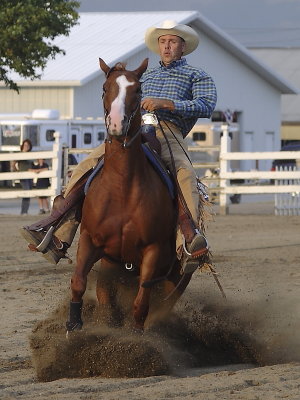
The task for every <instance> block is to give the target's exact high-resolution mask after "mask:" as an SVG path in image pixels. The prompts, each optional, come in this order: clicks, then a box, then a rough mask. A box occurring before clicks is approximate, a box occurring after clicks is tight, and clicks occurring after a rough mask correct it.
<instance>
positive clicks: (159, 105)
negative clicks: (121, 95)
mask: <svg viewBox="0 0 300 400" xmlns="http://www.w3.org/2000/svg"><path fill="white" fill-rule="evenodd" d="M141 107H142V108H143V109H144V110H146V111H149V112H151V111H155V110H160V109H163V108H164V109H167V110H171V111H174V110H175V106H174V103H173V101H172V100H168V99H157V98H155V97H146V98H145V99H144V100H142V102H141Z"/></svg>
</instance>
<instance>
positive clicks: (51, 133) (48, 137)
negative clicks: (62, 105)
mask: <svg viewBox="0 0 300 400" xmlns="http://www.w3.org/2000/svg"><path fill="white" fill-rule="evenodd" d="M54 132H55V130H54V129H47V130H46V141H47V142H54V140H55V137H54Z"/></svg>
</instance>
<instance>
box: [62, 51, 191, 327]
mask: <svg viewBox="0 0 300 400" xmlns="http://www.w3.org/2000/svg"><path fill="white" fill-rule="evenodd" d="M99 61H100V68H101V69H102V71H104V73H105V74H106V81H105V83H104V86H103V106H104V111H105V122H106V127H107V138H106V143H105V155H104V166H103V167H102V169H101V171H100V172H99V173H98V174H97V175H96V176H95V178H94V179H93V180H92V182H91V184H90V187H89V189H88V191H87V194H86V197H85V200H84V204H83V209H82V219H81V230H80V238H79V244H78V250H77V266H76V269H75V271H74V273H73V276H72V279H71V292H72V300H71V303H70V317H69V321H68V322H67V331H68V332H70V331H73V330H76V329H80V328H81V327H82V319H81V307H82V297H83V294H84V293H85V290H86V284H87V276H88V273H89V272H90V270H91V268H92V266H93V265H94V264H95V263H96V262H97V261H98V260H100V259H101V268H102V266H103V267H106V268H110V266H113V265H117V266H118V268H122V271H125V265H127V266H128V265H133V266H135V267H136V269H137V276H138V277H139V278H138V279H139V286H138V291H137V293H136V295H135V299H134V302H133V325H134V328H136V329H138V330H143V328H144V323H145V320H146V318H147V315H148V312H149V303H150V293H151V287H152V286H153V284H154V283H155V282H157V281H159V280H160V279H161V278H163V277H164V278H165V280H166V281H167V284H166V291H165V294H166V296H167V295H168V294H171V296H170V297H172V298H173V304H174V302H175V301H176V300H177V299H178V298H179V296H180V295H181V293H182V292H183V291H184V289H185V288H186V286H187V284H188V282H189V280H190V277H191V275H190V276H183V277H182V275H181V274H180V263H179V262H178V261H177V258H176V251H175V250H176V249H175V238H176V228H177V205H176V200H174V199H172V198H171V196H170V193H169V191H168V188H167V186H166V184H165V183H164V182H163V181H162V179H161V178H160V177H159V176H158V174H157V172H156V171H155V169H154V168H153V167H152V166H151V165H150V164H149V161H148V160H147V158H146V156H145V154H144V151H143V149H142V138H141V112H140V99H141V87H140V82H139V79H140V77H141V76H142V74H143V73H144V72H145V70H146V68H147V65H148V59H145V60H144V61H143V62H142V64H141V65H140V66H139V67H138V68H137V69H136V70H134V71H128V70H126V69H125V65H124V64H122V63H117V64H116V65H115V66H114V67H113V68H109V67H108V66H107V65H106V64H105V62H104V61H103V60H102V59H100V60H99ZM117 271H118V269H117ZM128 273H129V272H128ZM178 283H179V285H178ZM176 285H177V286H178V287H177V288H176ZM97 297H98V301H99V303H100V306H101V305H103V306H105V305H106V306H107V305H108V303H109V302H110V297H109V293H107V292H106V288H105V285H103V286H102V285H101V282H100V283H99V284H98V290H97Z"/></svg>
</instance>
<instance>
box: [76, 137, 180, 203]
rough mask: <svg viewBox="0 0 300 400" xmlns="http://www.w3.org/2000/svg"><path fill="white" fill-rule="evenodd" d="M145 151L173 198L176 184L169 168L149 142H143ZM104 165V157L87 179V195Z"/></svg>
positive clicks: (85, 187) (85, 191) (85, 188)
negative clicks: (164, 164) (159, 158)
mask: <svg viewBox="0 0 300 400" xmlns="http://www.w3.org/2000/svg"><path fill="white" fill-rule="evenodd" d="M142 147H143V151H144V153H145V156H146V157H147V159H148V161H149V162H150V164H151V165H152V167H153V168H154V169H155V171H156V172H157V173H158V175H159V176H160V178H161V179H162V181H163V182H164V184H165V185H166V186H167V188H168V191H169V193H170V196H171V198H172V199H174V198H175V186H174V183H173V181H172V179H171V177H170V174H169V172H168V170H167V169H166V168H165V167H164V166H163V165H162V163H161V162H160V161H159V160H158V156H156V155H155V154H154V153H153V151H152V150H151V149H150V148H149V147H148V146H147V144H143V145H142ZM103 165H104V159H103V158H102V159H101V160H100V161H99V163H98V164H97V165H96V166H95V168H94V170H93V172H92V173H91V175H90V176H89V178H88V180H87V181H86V184H85V186H84V193H85V195H86V194H87V192H88V189H89V186H90V184H91V182H92V180H93V179H94V178H95V176H96V175H97V173H98V172H99V171H100V170H101V168H102V167H103Z"/></svg>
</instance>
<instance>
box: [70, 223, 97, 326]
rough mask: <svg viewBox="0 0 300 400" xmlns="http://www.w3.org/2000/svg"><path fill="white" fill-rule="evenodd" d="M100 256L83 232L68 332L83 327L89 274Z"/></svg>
mask: <svg viewBox="0 0 300 400" xmlns="http://www.w3.org/2000/svg"><path fill="white" fill-rule="evenodd" d="M99 258H101V251H100V250H99V249H97V248H95V246H94V245H93V243H92V240H91V238H90V236H89V235H88V233H87V232H85V231H84V232H82V233H81V234H80V238H79V243H78V250H77V263H76V268H75V271H74V273H73V275H72V278H71V292H72V298H71V302H70V313H69V320H68V321H67V323H66V327H67V332H72V331H74V330H79V329H81V328H82V325H83V322H82V319H81V311H82V297H83V295H84V293H85V291H86V285H87V276H88V273H89V272H90V270H91V268H92V266H93V265H94V263H95V262H96V261H97V260H99Z"/></svg>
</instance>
